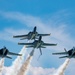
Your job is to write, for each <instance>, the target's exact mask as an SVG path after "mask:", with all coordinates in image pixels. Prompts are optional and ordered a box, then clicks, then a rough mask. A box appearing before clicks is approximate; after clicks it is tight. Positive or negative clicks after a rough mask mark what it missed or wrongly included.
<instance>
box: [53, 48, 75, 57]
mask: <svg viewBox="0 0 75 75" xmlns="http://www.w3.org/2000/svg"><path fill="white" fill-rule="evenodd" d="M64 50H65V52H60V53H52V54H53V55H66V56H62V57H59V58H75V47H73V48H72V49H70V50H69V51H67V50H66V49H65V48H64Z"/></svg>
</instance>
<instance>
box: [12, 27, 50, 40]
mask: <svg viewBox="0 0 75 75" xmlns="http://www.w3.org/2000/svg"><path fill="white" fill-rule="evenodd" d="M36 30H37V27H36V26H35V27H34V29H33V31H32V32H29V33H28V34H26V35H17V36H13V38H21V39H20V40H24V39H28V40H33V39H34V40H35V39H36V38H38V36H49V35H50V34H38V32H37V31H36Z"/></svg>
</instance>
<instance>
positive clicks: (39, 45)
mask: <svg viewBox="0 0 75 75" xmlns="http://www.w3.org/2000/svg"><path fill="white" fill-rule="evenodd" d="M18 44H19V45H26V48H31V47H32V48H34V49H35V48H37V49H38V48H39V50H40V53H41V55H42V51H41V48H46V47H45V46H56V45H57V44H50V43H44V42H43V41H42V36H40V37H39V39H38V40H34V42H33V43H18Z"/></svg>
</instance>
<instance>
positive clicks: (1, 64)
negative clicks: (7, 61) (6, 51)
mask: <svg viewBox="0 0 75 75" xmlns="http://www.w3.org/2000/svg"><path fill="white" fill-rule="evenodd" d="M3 67H4V58H2V59H1V60H0V75H2V71H3Z"/></svg>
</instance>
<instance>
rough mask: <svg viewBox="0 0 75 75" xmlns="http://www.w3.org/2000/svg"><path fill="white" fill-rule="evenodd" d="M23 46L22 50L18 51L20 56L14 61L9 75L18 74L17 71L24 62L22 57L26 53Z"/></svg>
mask: <svg viewBox="0 0 75 75" xmlns="http://www.w3.org/2000/svg"><path fill="white" fill-rule="evenodd" d="M25 48H26V47H25V46H24V47H23V48H22V50H21V51H20V53H19V54H22V56H18V57H17V58H16V59H15V61H14V62H13V64H12V66H11V68H12V71H11V74H10V75H17V73H18V70H19V69H20V67H21V65H22V62H23V61H24V55H25V53H26V50H25Z"/></svg>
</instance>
